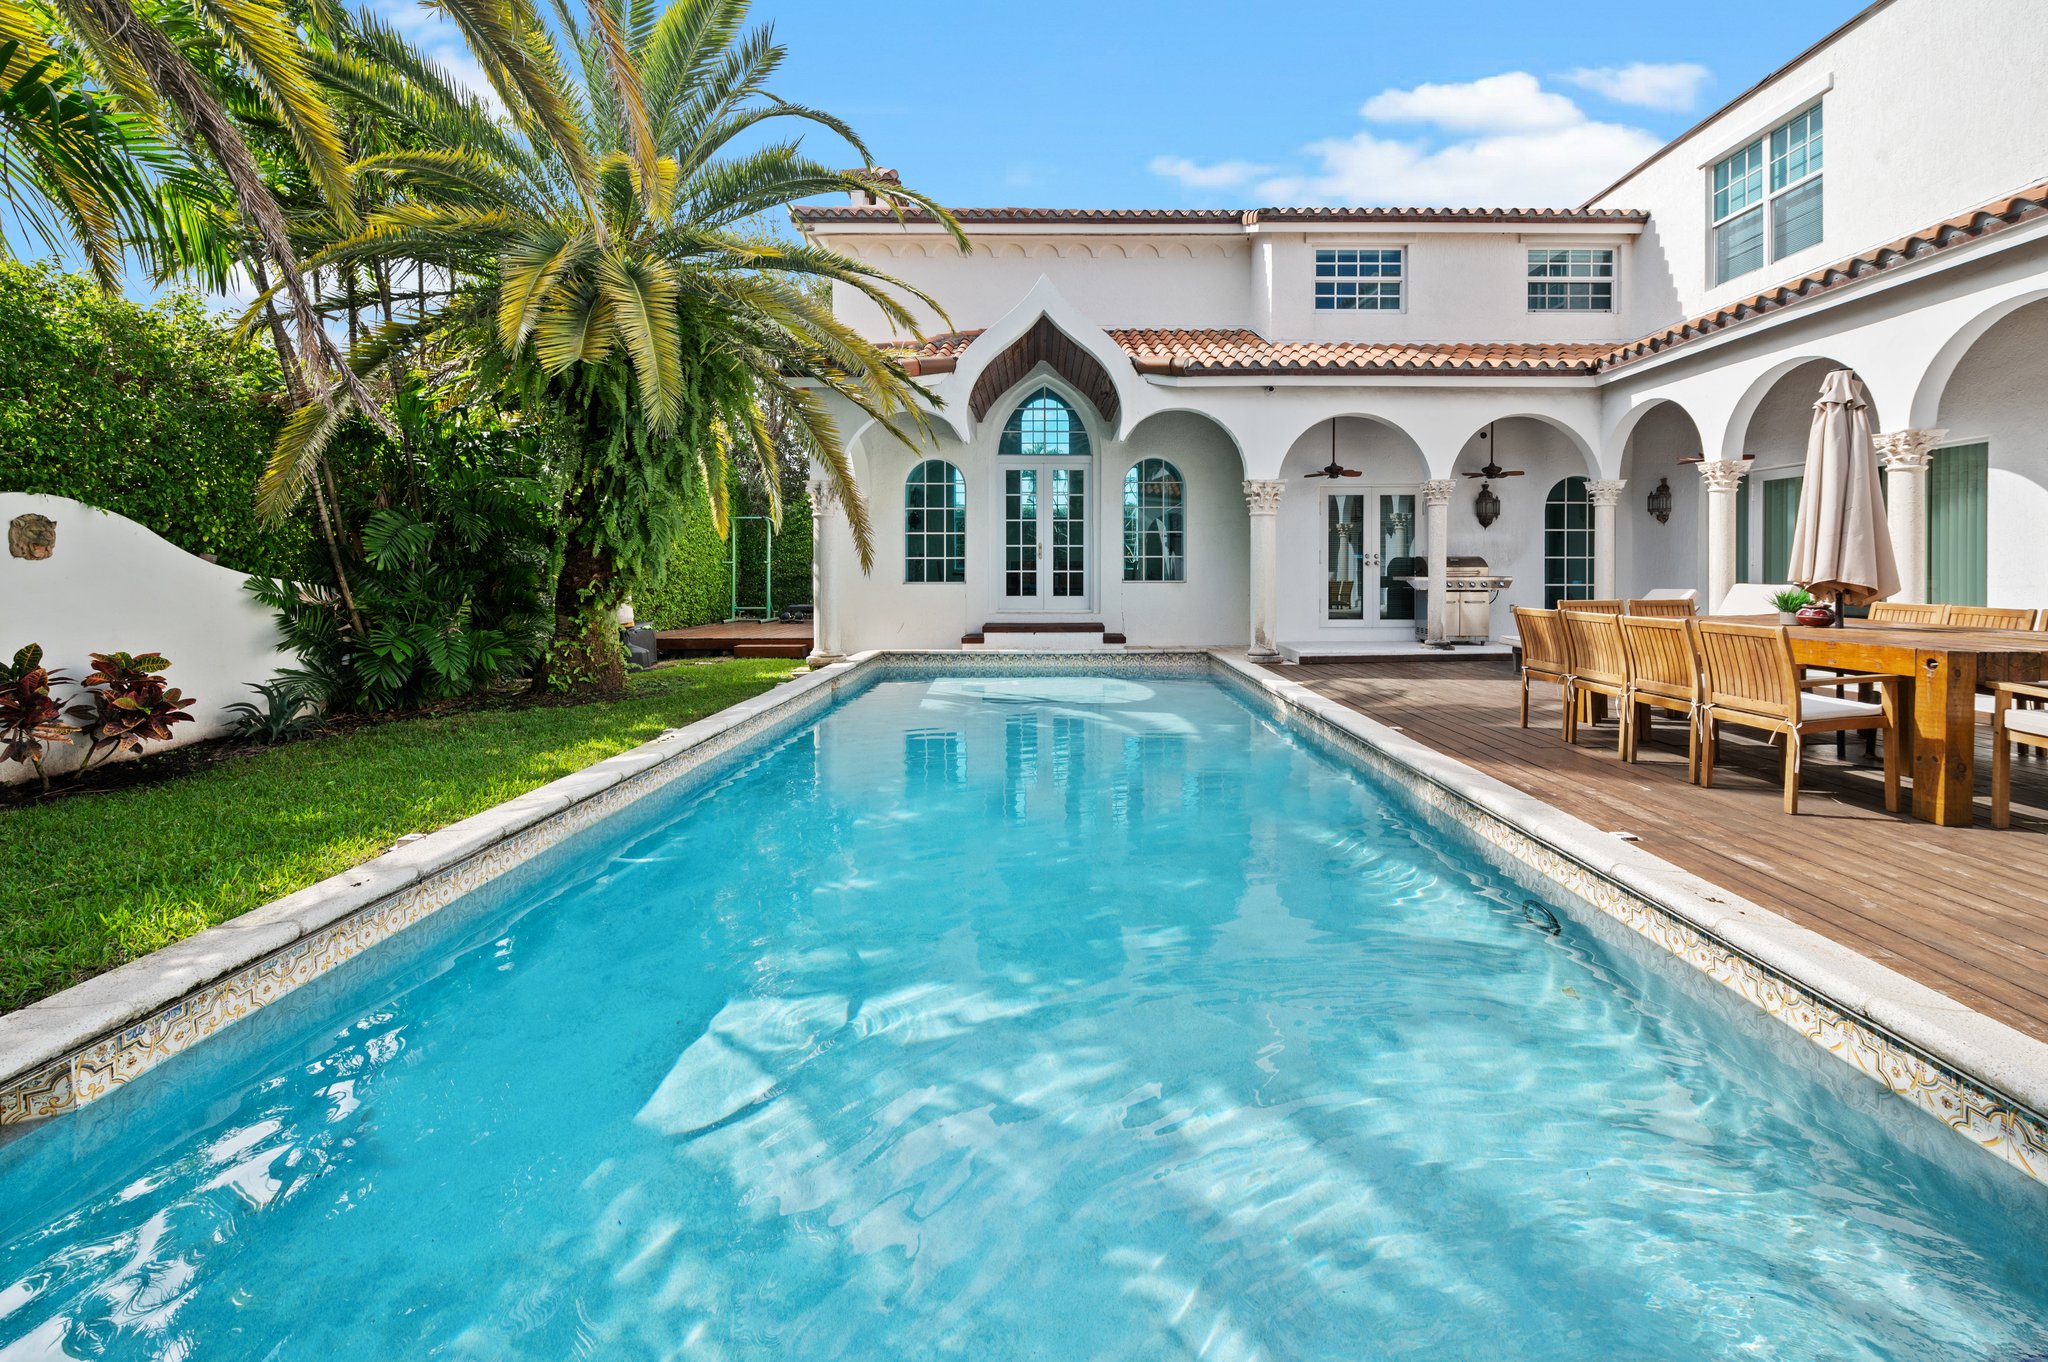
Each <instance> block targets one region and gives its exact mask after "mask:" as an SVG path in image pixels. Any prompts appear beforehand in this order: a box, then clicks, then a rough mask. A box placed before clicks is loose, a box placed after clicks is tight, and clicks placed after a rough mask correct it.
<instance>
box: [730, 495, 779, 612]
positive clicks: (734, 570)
mask: <svg viewBox="0 0 2048 1362" xmlns="http://www.w3.org/2000/svg"><path fill="white" fill-rule="evenodd" d="M753 523H759V525H760V526H761V536H762V544H761V600H760V601H758V602H754V601H749V602H746V603H745V604H742V603H741V601H740V539H741V537H742V533H743V527H744V526H746V525H749V524H753ZM729 545H730V547H729V550H728V551H729V554H730V557H731V562H730V567H731V577H732V613H731V614H729V615H727V616H726V619H727V620H728V621H732V620H772V619H774V618H775V525H774V523H773V522H772V521H770V520H769V519H768V517H767V516H765V515H736V516H734V517H733V518H732V532H731V537H730V540H729Z"/></svg>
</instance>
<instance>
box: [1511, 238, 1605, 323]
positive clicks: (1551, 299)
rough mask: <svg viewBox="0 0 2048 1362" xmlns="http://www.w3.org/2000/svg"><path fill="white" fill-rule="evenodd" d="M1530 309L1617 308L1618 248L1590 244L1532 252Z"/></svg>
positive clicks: (1530, 254) (1586, 309) (1561, 310)
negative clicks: (1616, 273) (1615, 297)
mask: <svg viewBox="0 0 2048 1362" xmlns="http://www.w3.org/2000/svg"><path fill="white" fill-rule="evenodd" d="M1529 310H1530V311H1531V312H1612V311H1614V252H1613V251H1612V250H1610V249H1606V248H1600V247H1586V246H1573V247H1569V248H1564V249H1558V250H1541V251H1531V252H1529Z"/></svg>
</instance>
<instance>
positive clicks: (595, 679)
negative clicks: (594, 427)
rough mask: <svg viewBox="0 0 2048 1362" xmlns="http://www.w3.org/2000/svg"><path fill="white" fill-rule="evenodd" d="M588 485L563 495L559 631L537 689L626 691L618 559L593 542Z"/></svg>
mask: <svg viewBox="0 0 2048 1362" xmlns="http://www.w3.org/2000/svg"><path fill="white" fill-rule="evenodd" d="M593 500H594V497H593V496H592V494H591V490H590V489H589V488H588V487H572V488H571V489H570V490H569V492H568V493H567V494H566V495H565V496H564V497H563V498H562V510H561V522H560V523H561V526H562V528H561V531H560V533H561V534H562V537H563V548H562V573H561V576H559V577H557V578H556V579H555V637H554V640H553V641H552V642H551V643H550V644H549V645H548V651H547V654H546V655H545V656H544V657H543V658H542V659H541V664H540V666H539V668H538V669H537V670H536V671H535V673H534V688H535V689H536V690H545V691H554V692H557V693H560V694H568V695H581V696H602V695H620V694H623V693H624V692H625V689H626V657H625V653H624V651H623V650H622V649H621V648H620V646H619V625H618V617H617V611H618V599H617V598H618V585H617V583H618V565H617V564H616V563H615V562H614V561H613V560H612V556H611V555H610V554H609V553H607V552H606V551H604V550H603V549H601V548H599V547H597V546H596V545H594V544H591V543H590V542H588V535H589V533H590V530H589V528H588V527H589V526H590V523H591V516H590V512H591V502H592V501H593Z"/></svg>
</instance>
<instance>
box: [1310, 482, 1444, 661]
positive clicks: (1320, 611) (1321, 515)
mask: <svg viewBox="0 0 2048 1362" xmlns="http://www.w3.org/2000/svg"><path fill="white" fill-rule="evenodd" d="M1388 496H1397V497H1398V496H1405V497H1413V498H1414V499H1415V501H1416V504H1417V505H1418V506H1419V505H1420V504H1421V501H1422V489H1421V487H1420V486H1419V485H1418V484H1415V483H1369V482H1363V481H1361V482H1342V483H1340V482H1339V481H1338V480H1337V479H1335V478H1332V479H1331V480H1330V485H1328V486H1326V487H1324V488H1323V489H1322V495H1321V496H1320V497H1319V498H1318V499H1317V502H1316V622H1317V624H1319V625H1320V626H1321V627H1322V628H1325V629H1359V630H1371V629H1396V628H1406V627H1407V626H1408V624H1409V623H1410V622H1409V621H1408V620H1390V619H1382V618H1380V606H1379V578H1380V576H1381V573H1382V564H1381V562H1380V545H1379V543H1378V542H1377V540H1375V542H1374V544H1373V546H1372V547H1371V549H1370V550H1369V551H1368V552H1367V553H1366V555H1365V559H1366V561H1365V564H1364V566H1365V570H1366V571H1369V572H1371V573H1372V591H1371V594H1370V595H1369V596H1368V597H1367V603H1368V608H1367V609H1366V610H1365V611H1364V612H1363V617H1362V618H1359V619H1355V620H1353V619H1332V618H1331V616H1330V500H1331V498H1333V497H1361V498H1363V499H1364V501H1365V505H1366V507H1367V508H1368V509H1370V510H1373V511H1374V512H1377V511H1378V510H1379V504H1380V498H1382V497H1388ZM1366 523H1367V524H1370V525H1371V526H1373V528H1374V530H1375V531H1377V529H1378V525H1379V521H1378V517H1377V515H1375V516H1374V517H1373V519H1371V520H1370V521H1367V522H1366ZM1416 528H1419V527H1411V530H1410V534H1411V537H1412V535H1413V532H1414V529H1416Z"/></svg>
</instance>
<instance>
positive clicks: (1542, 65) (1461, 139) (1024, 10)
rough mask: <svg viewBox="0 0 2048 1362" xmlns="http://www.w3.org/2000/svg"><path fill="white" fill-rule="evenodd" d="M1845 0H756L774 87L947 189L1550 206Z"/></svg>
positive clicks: (1818, 28) (1742, 84)
mask: <svg viewBox="0 0 2048 1362" xmlns="http://www.w3.org/2000/svg"><path fill="white" fill-rule="evenodd" d="M1860 8H1862V4H1861V3H1860V0H1853V2H1852V0H1775V2H1774V3H1762V2H1760V0H1712V3H1708V4H1698V5H1683V6H1681V5H1672V4H1659V3H1645V4H1614V5H1597V6H1588V5H1562V4H1545V5H1536V4H1529V3H1506V0H1492V2H1490V3H1477V2H1475V0H1464V2H1463V3H1457V2H1454V0H1437V2H1436V3H1420V4H1399V5H1396V4H1387V3H1383V2H1380V0H1352V2H1351V3H1299V2H1298V0H1297V2H1296V3H1286V4H1272V3H1268V4H1264V5H1246V4H1243V3H1230V4H1224V3H1204V2H1202V0H1196V2H1194V3H1184V4H1165V3H1154V2H1153V0H1143V2H1142V3H1140V2H1136V0H1087V2H1084V0H1038V3H1034V4H1032V5H1029V6H1022V5H1016V6H1012V5H994V4H989V3H986V0H981V2H979V3H977V2H976V0H969V2H968V3H964V4H955V5H939V4H928V3H927V4H919V5H915V6H913V5H908V4H900V3H882V4H866V5H862V4H849V3H846V2H845V0H756V5H755V11H754V13H755V17H756V18H757V19H768V20H772V21H773V22H774V24H775V27H776V31H777V34H778V35H779V36H780V37H781V38H782V39H783V41H784V42H785V43H787V44H788V46H789V48H790V62H789V65H788V66H787V67H786V68H785V79H784V80H783V81H782V82H781V84H782V87H783V91H784V93H786V95H787V96H788V97H790V98H795V99H801V100H803V101H805V102H807V103H814V104H818V105H821V106H823V107H825V108H828V109H831V110H833V111H834V112H836V113H838V114H840V115H842V116H843V117H845V118H847V119H848V120H849V121H850V122H852V124H853V125H854V127H855V128H856V129H858V130H859V131H860V133H861V135H862V136H863V137H864V138H866V139H867V140H868V142H869V143H870V144H871V145H872V146H873V147H874V149H875V152H876V154H877V156H878V157H879V158H880V159H881V160H882V161H883V163H884V164H887V165H893V166H895V167H896V168H898V169H899V170H901V171H902V172H903V174H904V178H905V180H906V182H908V183H911V184H915V185H916V186H917V187H918V188H920V189H923V190H925V191H927V192H930V193H933V194H936V195H937V196H938V197H940V198H941V199H943V200H944V201H946V202H947V203H950V204H956V205H980V206H987V205H997V204H1005V205H1007V204H1025V205H1034V206H1062V207H1130V206H1147V207H1150V206H1179V205H1188V206H1197V205H1200V206H1228V207H1253V206H1258V205H1262V204H1271V203H1281V202H1284V203H1402V204H1408V203H1420V202H1428V203H1442V202H1458V203H1461V204H1466V205H1481V204H1485V205H1499V204H1508V203H1510V201H1512V202H1513V204H1514V206H1544V205H1548V204H1564V203H1569V202H1576V201H1577V200H1578V199H1580V198H1583V197H1584V196H1585V195H1586V194H1587V193H1590V192H1591V191H1593V190H1595V189H1598V188H1599V187H1601V186H1602V185H1603V184H1605V183H1607V182H1608V181H1609V180H1611V179H1612V178H1613V176H1614V175H1615V174H1616V173H1618V172H1619V171H1620V170H1623V169H1626V168H1627V167H1628V166H1629V165H1632V164H1634V163H1635V161H1636V160H1638V159H1640V156H1641V154H1642V152H1643V151H1645V150H1646V149H1648V148H1650V147H1653V146H1655V145H1656V144H1658V143H1660V142H1662V141H1664V140H1665V139H1667V138H1668V137H1670V136H1671V135H1672V134H1674V133H1677V132H1680V131H1682V130H1684V129H1685V128H1687V127H1689V126H1690V125H1691V124H1692V123H1693V122H1694V121H1696V120H1697V118H1698V117H1699V115H1700V114H1702V113H1704V112H1706V111H1708V110H1711V109H1712V108H1714V107H1715V106H1717V105H1718V104H1720V103H1722V102H1723V101H1725V100H1726V99H1728V98H1729V97H1731V96H1733V95H1735V94H1737V93H1740V92H1741V91H1742V90H1744V89H1747V88H1748V87H1749V86H1750V85H1752V84H1754V83H1755V82H1756V81H1757V80H1759V79H1761V78H1762V77H1763V76H1765V75H1767V74H1768V73H1769V72H1770V71H1772V70H1774V69H1776V68H1777V67H1778V66H1779V65H1781V64H1783V63H1784V62H1786V61H1788V60H1790V59H1791V58H1792V57H1793V56H1795V55H1797V54H1798V53H1799V52H1800V51H1802V50H1803V49H1804V48H1805V47H1807V46H1808V45H1809V44H1810V43H1812V42H1813V41H1814V40H1816V39H1818V38H1820V37H1821V36H1823V35H1824V34H1826V33H1827V32H1828V31H1830V30H1831V29H1833V28H1834V27H1835V26H1836V25H1838V24H1840V23H1841V22H1842V21H1843V20H1845V19H1847V18H1848V17H1849V16H1851V15H1852V14H1854V13H1855V12H1856V11H1857V10H1858V9H1860ZM866 54H886V56H883V55H866ZM1422 87H1436V88H1428V89H1425V88H1422ZM1445 87H1448V88H1445Z"/></svg>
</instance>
